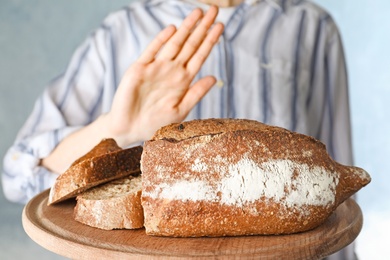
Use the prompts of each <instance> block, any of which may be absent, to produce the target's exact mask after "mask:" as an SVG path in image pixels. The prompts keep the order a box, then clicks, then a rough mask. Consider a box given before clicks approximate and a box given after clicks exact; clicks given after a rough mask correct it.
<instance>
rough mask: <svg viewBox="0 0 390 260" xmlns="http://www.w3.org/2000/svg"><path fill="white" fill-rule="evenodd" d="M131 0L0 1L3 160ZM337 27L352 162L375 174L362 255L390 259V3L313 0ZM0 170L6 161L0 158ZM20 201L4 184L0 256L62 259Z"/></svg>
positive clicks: (365, 199)
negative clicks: (35, 231)
mask: <svg viewBox="0 0 390 260" xmlns="http://www.w3.org/2000/svg"><path fill="white" fill-rule="evenodd" d="M129 2H131V0H112V1H107V0H82V1H76V0H57V1H49V0H0V134H1V135H0V158H3V156H4V154H5V152H6V149H7V148H8V147H9V146H10V145H11V143H12V142H13V140H14V138H15V135H16V133H17V131H18V129H19V128H20V127H21V126H22V124H23V123H24V121H25V120H26V118H27V116H28V115H29V113H30V111H31V109H32V106H33V103H34V101H35V99H36V98H37V97H38V95H39V94H40V93H41V91H42V89H43V88H44V87H45V85H46V83H47V82H48V81H49V80H50V79H52V78H54V77H55V76H57V75H58V74H60V73H61V72H62V71H63V70H64V68H65V66H66V65H67V62H68V61H69V58H70V56H71V54H72V53H73V51H74V49H75V48H76V47H77V46H78V45H79V44H80V43H81V42H82V41H83V40H84V39H85V37H86V36H87V35H88V34H89V33H90V32H91V31H92V30H93V29H94V28H96V27H97V26H99V25H100V22H101V20H102V19H103V18H104V17H105V16H106V15H107V13H109V12H111V11H113V10H117V9H119V8H121V7H122V6H124V5H126V4H127V3H129ZM315 2H317V3H318V4H320V5H321V6H323V7H324V8H325V9H327V10H328V11H329V12H330V13H331V15H332V16H333V18H334V19H335V20H336V22H337V24H338V25H339V29H340V32H341V35H342V38H343V42H344V46H345V53H346V57H347V65H348V71H349V81H350V98H351V111H352V125H353V144H354V153H355V164H356V165H357V166H360V167H362V168H364V169H366V170H367V171H368V172H370V173H371V176H372V178H373V180H372V183H371V184H370V185H368V186H367V187H365V188H364V189H363V190H361V191H360V192H359V204H360V206H361V208H362V210H363V214H364V226H363V230H362V232H361V234H360V236H359V238H358V239H357V252H358V255H359V257H360V259H388V257H389V256H390V247H389V246H388V245H387V239H386V238H387V237H388V234H390V202H388V200H389V199H388V198H390V174H389V170H390V159H389V158H390V136H389V133H390V116H389V115H390V48H389V46H390V33H389V31H390V16H389V15H388V12H389V10H390V2H389V1H387V0H371V1H368V0H342V1H340V0H315ZM0 167H2V160H1V161H0ZM22 209H23V206H22V205H15V204H12V203H9V202H8V201H6V200H5V198H4V195H3V193H2V189H1V187H0V259H61V257H59V256H56V255H54V254H53V253H50V252H48V251H47V250H45V249H43V248H41V247H40V246H39V245H37V244H35V243H34V242H33V241H31V240H30V239H29V237H28V236H27V235H26V234H25V233H24V231H23V228H22V226H21V213H22Z"/></svg>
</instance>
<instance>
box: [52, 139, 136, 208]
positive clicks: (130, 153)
mask: <svg viewBox="0 0 390 260" xmlns="http://www.w3.org/2000/svg"><path fill="white" fill-rule="evenodd" d="M142 150H143V148H142V147H141V146H137V147H132V148H128V149H121V148H120V147H118V146H117V144H116V142H115V141H114V140H113V139H104V140H102V141H101V142H100V143H99V144H98V145H97V146H95V147H94V148H93V149H92V150H91V151H90V152H89V153H87V154H86V155H85V156H83V157H81V158H80V159H78V160H76V161H75V162H74V163H73V164H72V165H71V166H70V167H69V169H67V170H66V171H65V172H64V173H62V174H61V175H59V176H58V177H57V179H56V181H55V183H54V184H53V186H52V188H51V190H50V194H49V199H48V205H52V204H54V203H57V202H60V201H63V200H66V199H69V198H73V197H75V196H77V195H78V194H80V193H81V192H83V191H86V190H87V189H89V188H92V187H95V186H97V185H99V184H102V183H105V182H108V181H111V180H114V179H118V178H121V177H124V176H128V175H130V174H134V173H138V172H139V170H140V159H141V154H142Z"/></svg>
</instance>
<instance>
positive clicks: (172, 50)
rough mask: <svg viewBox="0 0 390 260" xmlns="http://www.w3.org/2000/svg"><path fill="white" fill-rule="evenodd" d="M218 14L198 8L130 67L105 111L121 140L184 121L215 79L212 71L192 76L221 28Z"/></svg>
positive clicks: (139, 137) (128, 140)
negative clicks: (207, 74) (109, 107)
mask: <svg viewBox="0 0 390 260" xmlns="http://www.w3.org/2000/svg"><path fill="white" fill-rule="evenodd" d="M217 14H218V8H217V7H215V6H212V7H210V9H209V10H208V11H207V13H206V14H204V15H203V12H202V11H201V10H200V9H195V10H194V11H193V12H192V13H191V14H190V15H189V16H188V17H187V18H186V19H185V20H184V21H183V23H182V24H181V26H180V27H179V28H178V29H176V28H175V27H174V26H168V27H167V28H165V29H164V30H163V31H161V32H160V33H159V34H158V35H157V37H156V38H155V39H154V40H153V41H152V42H151V43H150V45H149V46H148V47H147V48H146V50H145V51H144V52H143V53H142V55H141V56H140V57H139V59H138V60H137V61H136V62H135V63H134V64H132V66H131V67H130V68H129V69H128V70H127V71H126V73H125V75H124V77H123V79H122V81H121V83H120V85H119V87H118V90H117V93H116V94H115V98H114V101H113V105H112V108H111V111H110V112H109V113H108V114H107V115H105V116H106V120H107V121H108V122H109V128H110V132H111V133H112V134H113V136H114V137H115V138H116V140H117V142H118V144H120V145H122V146H126V145H129V144H130V143H132V142H135V141H142V140H147V139H149V138H150V137H151V136H152V135H153V133H154V132H155V131H156V130H157V129H158V128H159V127H161V126H163V125H166V124H169V123H173V122H179V121H182V120H184V119H185V117H186V116H187V115H188V113H189V112H190V110H191V109H192V108H193V107H194V106H195V105H196V104H197V103H198V102H199V101H200V100H201V99H202V98H203V96H204V95H205V94H206V93H207V92H208V91H209V90H210V88H211V87H212V86H213V85H214V84H215V81H216V80H215V78H214V77H213V76H206V77H203V78H202V79H200V80H198V81H196V82H193V80H194V77H195V75H196V74H197V73H198V71H199V69H200V68H201V66H202V65H203V63H204V62H205V60H206V58H207V57H208V55H209V54H210V52H211V49H212V48H213V46H214V45H215V44H216V43H217V42H218V39H219V36H220V35H221V34H222V32H223V28H224V27H223V25H222V24H220V23H215V24H214V22H215V18H216V16H217ZM191 84H192V85H191Z"/></svg>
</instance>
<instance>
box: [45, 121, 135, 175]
mask: <svg viewBox="0 0 390 260" xmlns="http://www.w3.org/2000/svg"><path fill="white" fill-rule="evenodd" d="M130 136H131V135H130ZM104 138H113V139H115V140H117V141H118V140H121V138H120V137H119V136H118V135H116V133H115V131H114V129H112V127H111V125H110V120H109V118H108V116H107V115H106V114H104V115H101V116H100V117H98V118H97V119H96V120H95V121H94V122H92V123H91V124H89V125H87V126H85V127H83V128H81V129H79V130H77V131H75V132H74V133H72V134H70V135H69V136H67V137H65V138H64V139H63V140H62V141H61V142H60V143H59V144H58V145H57V146H56V148H55V149H54V150H53V151H52V152H51V153H50V154H49V155H48V156H47V157H45V158H42V159H41V161H40V166H43V167H45V168H46V169H48V170H50V171H51V172H54V173H58V174H61V173H63V172H64V171H65V170H66V169H67V168H68V167H69V166H70V165H71V164H72V163H73V162H74V161H75V160H76V159H78V158H80V157H81V156H83V155H84V154H86V153H87V152H88V151H90V150H91V149H92V148H93V147H94V146H95V145H97V144H98V143H99V142H100V141H101V140H102V139H104ZM128 141H129V142H130V143H132V142H136V141H139V140H135V139H134V140H128ZM118 145H119V146H121V147H124V146H127V145H129V143H123V142H120V141H119V142H118Z"/></svg>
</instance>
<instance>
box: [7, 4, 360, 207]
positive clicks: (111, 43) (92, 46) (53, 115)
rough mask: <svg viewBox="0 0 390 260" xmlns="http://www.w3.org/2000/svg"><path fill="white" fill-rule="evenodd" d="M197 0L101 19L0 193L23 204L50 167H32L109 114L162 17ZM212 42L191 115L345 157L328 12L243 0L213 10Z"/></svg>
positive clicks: (37, 113)
mask: <svg viewBox="0 0 390 260" xmlns="http://www.w3.org/2000/svg"><path fill="white" fill-rule="evenodd" d="M196 6H198V7H201V8H204V9H207V5H204V4H202V3H199V2H197V1H191V0H186V1H178V0H150V1H136V2H133V3H131V4H130V5H129V6H127V7H125V8H123V9H121V10H119V11H117V12H115V13H111V14H109V15H108V16H107V18H106V19H105V20H104V21H103V23H102V25H101V26H100V27H99V28H97V29H96V30H95V31H94V32H93V33H92V34H91V35H89V37H88V38H87V39H86V40H85V41H84V43H83V44H82V45H80V47H79V48H78V49H77V50H76V51H75V53H74V55H73V57H72V59H71V61H70V63H69V65H68V67H67V69H66V70H65V72H64V73H63V74H62V75H60V76H59V77H57V78H56V79H54V80H53V81H52V82H50V84H49V86H48V87H47V88H46V89H45V91H44V93H43V94H42V95H41V96H40V97H39V98H38V100H37V101H36V104H35V106H34V109H33V111H32V113H31V115H30V117H29V118H28V120H27V121H26V123H25V124H24V126H23V127H22V129H21V130H20V132H19V134H18V136H17V138H16V141H15V143H14V144H13V146H12V147H11V148H10V149H9V150H8V152H7V154H6V156H5V159H4V169H3V174H2V178H3V186H4V192H5V194H6V196H7V198H8V199H9V200H11V201H16V202H21V203H25V202H27V201H28V200H29V199H30V198H31V197H32V196H34V195H36V194H37V193H38V192H40V191H42V190H44V189H46V188H48V187H50V186H51V184H52V183H53V181H54V179H55V178H56V175H55V174H52V173H50V172H48V171H47V170H46V169H44V168H42V167H39V166H38V162H39V159H40V158H43V157H46V156H47V155H48V154H50V152H51V151H52V150H53V149H54V148H55V147H56V145H57V144H58V143H59V142H60V141H61V140H62V139H63V138H64V137H66V136H67V135H69V134H70V133H72V132H74V131H75V130H77V129H79V128H81V127H83V126H85V125H87V124H89V123H91V122H92V121H94V120H95V119H96V118H97V117H98V116H99V115H101V114H102V113H105V112H108V111H109V109H110V107H111V103H112V100H113V96H114V94H115V91H116V89H117V86H118V84H119V82H120V80H121V77H122V75H123V74H124V72H125V70H126V69H127V68H128V67H129V66H130V65H131V63H132V62H133V61H134V60H135V59H137V57H138V56H139V55H140V53H141V52H142V51H143V49H144V48H145V46H146V45H147V44H148V43H149V42H150V41H151V40H152V39H153V38H154V37H155V36H156V34H157V33H158V32H159V31H161V30H162V29H163V28H164V27H166V26H168V25H169V24H175V25H177V26H179V25H180V23H181V22H182V21H183V19H184V17H186V16H187V15H188V14H189V13H190V12H191V11H192V10H193V9H194V7H196ZM217 20H218V21H221V22H223V23H224V24H225V31H224V33H223V35H222V36H221V39H220V41H219V43H218V44H217V45H216V46H215V47H214V49H213V50H212V52H211V54H210V57H209V58H208V59H207V60H206V62H205V64H204V66H203V67H202V68H201V70H200V72H199V74H198V76H197V77H203V76H205V75H214V76H215V77H216V78H217V83H216V86H214V87H213V88H212V89H211V91H210V92H209V93H208V94H207V95H206V96H205V97H204V98H203V100H201V102H200V103H199V104H198V105H197V106H196V107H195V108H194V109H193V110H192V111H191V113H190V114H189V116H188V118H187V119H188V120H190V119H194V118H211V117H233V118H249V119H254V120H258V121H261V122H264V123H267V124H271V125H278V126H282V127H285V128H288V129H290V130H293V131H297V132H301V133H303V134H307V135H311V136H313V137H315V138H317V139H319V140H321V141H322V142H324V143H325V144H326V146H327V148H328V152H329V153H330V155H331V156H332V157H333V158H334V159H336V160H337V161H339V162H341V163H344V164H349V165H351V164H352V149H351V135H350V115H349V100H348V82H347V74H346V66H345V60H344V54H343V48H342V43H341V39H340V35H339V32H338V29H337V26H336V24H335V22H334V21H333V19H332V17H331V16H330V15H329V14H328V13H327V12H326V11H325V10H323V9H322V8H320V7H318V6H317V5H315V4H314V3H312V2H310V1H305V0H258V1H255V0H247V1H244V2H243V3H242V4H240V5H239V6H236V7H230V8H221V9H220V13H219V15H218V18H217Z"/></svg>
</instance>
